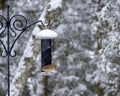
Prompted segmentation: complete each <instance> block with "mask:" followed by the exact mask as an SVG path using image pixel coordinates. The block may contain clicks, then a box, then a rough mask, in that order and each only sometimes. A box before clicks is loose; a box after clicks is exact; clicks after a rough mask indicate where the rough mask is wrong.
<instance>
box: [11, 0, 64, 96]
mask: <svg viewBox="0 0 120 96" xmlns="http://www.w3.org/2000/svg"><path fill="white" fill-rule="evenodd" d="M65 1H66V0H51V1H50V2H49V3H48V5H47V6H46V8H45V9H44V11H43V13H42V15H41V16H40V18H39V20H42V21H43V22H44V23H45V22H48V21H50V23H51V21H52V23H54V22H55V19H56V18H57V17H58V16H59V13H60V12H61V11H62V9H63V7H64V5H65ZM38 25H40V24H38ZM38 25H36V27H35V28H34V30H33V32H32V36H31V37H30V39H29V41H28V43H27V46H26V48H25V50H24V54H23V56H22V58H21V60H20V62H19V64H18V68H17V69H16V72H15V75H14V78H13V80H12V82H11V88H10V95H11V96H22V93H23V90H24V87H25V85H26V83H27V80H28V78H29V77H30V74H31V73H32V69H33V67H34V64H35V59H36V57H37V55H38V54H39V51H40V40H38V39H36V38H35V35H36V33H38V32H39V31H40V29H42V28H39V27H38Z"/></svg>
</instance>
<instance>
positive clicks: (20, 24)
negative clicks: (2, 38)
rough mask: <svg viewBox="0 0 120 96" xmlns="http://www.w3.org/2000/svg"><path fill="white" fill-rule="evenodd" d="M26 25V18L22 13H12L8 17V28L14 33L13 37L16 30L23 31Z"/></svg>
mask: <svg viewBox="0 0 120 96" xmlns="http://www.w3.org/2000/svg"><path fill="white" fill-rule="evenodd" d="M26 27H27V19H26V18H25V17H24V16H22V15H14V16H13V17H11V19H10V29H11V32H13V33H14V35H13V37H16V35H17V33H16V31H23V30H24V28H26Z"/></svg>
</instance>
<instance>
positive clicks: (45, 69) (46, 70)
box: [41, 64, 57, 72]
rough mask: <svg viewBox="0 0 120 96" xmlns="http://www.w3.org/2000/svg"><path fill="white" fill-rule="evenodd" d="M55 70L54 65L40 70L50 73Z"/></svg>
mask: <svg viewBox="0 0 120 96" xmlns="http://www.w3.org/2000/svg"><path fill="white" fill-rule="evenodd" d="M56 68H57V66H56V65H55V64H50V65H46V66H43V67H42V68H41V72H51V71H53V70H55V69H56Z"/></svg>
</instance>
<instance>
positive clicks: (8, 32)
mask: <svg viewBox="0 0 120 96" xmlns="http://www.w3.org/2000/svg"><path fill="white" fill-rule="evenodd" d="M9 7H10V6H9V5H7V22H6V24H7V25H6V26H7V63H8V64H7V67H8V69H7V74H8V96H10V30H9V27H10V18H9Z"/></svg>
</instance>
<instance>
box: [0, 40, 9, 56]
mask: <svg viewBox="0 0 120 96" xmlns="http://www.w3.org/2000/svg"><path fill="white" fill-rule="evenodd" d="M0 43H1V44H2V46H3V49H4V51H1V53H0V54H1V56H2V57H6V56H7V53H8V51H7V49H6V47H5V44H4V43H3V41H2V40H0Z"/></svg>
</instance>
